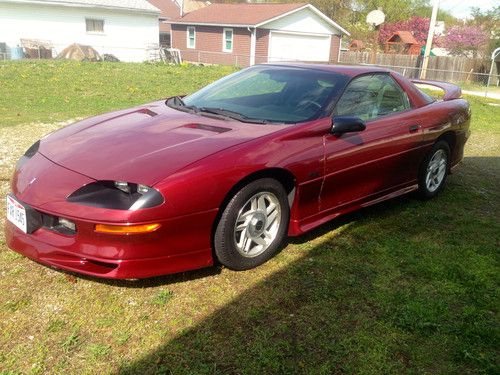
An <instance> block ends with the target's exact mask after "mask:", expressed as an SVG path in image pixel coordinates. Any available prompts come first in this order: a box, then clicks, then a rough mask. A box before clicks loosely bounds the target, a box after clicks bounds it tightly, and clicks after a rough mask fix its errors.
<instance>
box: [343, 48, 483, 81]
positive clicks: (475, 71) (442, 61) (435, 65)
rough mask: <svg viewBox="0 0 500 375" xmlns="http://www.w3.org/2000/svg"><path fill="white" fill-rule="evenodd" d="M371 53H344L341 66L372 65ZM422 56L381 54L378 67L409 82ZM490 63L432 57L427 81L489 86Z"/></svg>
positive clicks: (459, 58) (453, 57)
mask: <svg viewBox="0 0 500 375" xmlns="http://www.w3.org/2000/svg"><path fill="white" fill-rule="evenodd" d="M370 57H371V53H370V52H351V51H348V52H345V51H344V52H341V53H340V58H339V62H341V63H344V64H369V63H370ZM422 60H423V57H422V56H415V55H397V54H393V53H378V54H377V56H376V62H375V65H379V66H386V67H390V68H392V69H394V70H396V71H398V72H400V73H402V74H403V75H405V76H407V77H410V78H418V77H419V75H420V70H421V68H420V67H421V66H422ZM490 64H491V62H489V61H485V60H482V59H472V58H468V57H460V56H430V57H429V65H428V68H427V77H426V78H427V79H432V80H438V81H451V82H478V83H482V84H486V81H487V76H488V71H489V68H490Z"/></svg>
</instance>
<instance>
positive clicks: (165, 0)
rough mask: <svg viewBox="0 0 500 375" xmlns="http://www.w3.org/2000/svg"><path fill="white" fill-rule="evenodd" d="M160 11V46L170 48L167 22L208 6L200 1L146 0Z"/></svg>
mask: <svg viewBox="0 0 500 375" xmlns="http://www.w3.org/2000/svg"><path fill="white" fill-rule="evenodd" d="M148 1H149V2H150V3H151V4H152V5H154V6H155V7H156V8H158V9H160V11H161V14H160V45H161V46H163V47H170V46H171V40H170V36H171V28H170V24H169V23H168V21H171V20H173V19H176V18H179V17H182V15H183V14H186V13H189V12H192V11H195V10H198V9H201V8H204V7H206V6H207V5H209V4H210V2H209V1H202V0H148Z"/></svg>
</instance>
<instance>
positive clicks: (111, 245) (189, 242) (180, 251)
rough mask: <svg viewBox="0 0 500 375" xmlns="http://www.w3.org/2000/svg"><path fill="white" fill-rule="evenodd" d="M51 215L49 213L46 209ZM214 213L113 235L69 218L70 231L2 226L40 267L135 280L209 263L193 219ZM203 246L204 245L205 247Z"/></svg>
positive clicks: (10, 244) (13, 244) (206, 235)
mask: <svg viewBox="0 0 500 375" xmlns="http://www.w3.org/2000/svg"><path fill="white" fill-rule="evenodd" d="M51 214H54V213H51ZM215 215H216V212H205V213H199V214H194V215H189V216H185V217H178V218H174V219H169V220H165V221H163V222H161V224H162V226H161V227H160V229H158V230H157V231H155V232H152V233H147V234H140V235H128V236H127V235H114V234H101V233H95V232H94V225H95V223H93V222H87V221H84V220H81V219H78V218H70V220H72V221H74V222H75V223H76V227H77V232H76V234H74V235H68V234H64V233H59V232H57V231H54V230H51V229H49V228H46V227H40V228H38V229H37V230H35V231H34V232H33V233H31V234H27V233H24V232H22V231H21V230H19V229H18V228H17V227H16V226H14V225H13V224H11V223H10V222H8V221H7V222H6V224H5V236H6V239H7V246H8V247H9V248H11V249H12V250H15V251H16V252H18V253H20V254H22V255H24V256H26V257H28V258H30V259H32V260H34V261H36V262H39V263H42V264H45V265H48V266H51V267H54V268H58V269H63V270H67V271H73V272H76V273H81V274H85V275H90V276H95V277H103V278H116V279H138V278H146V277H152V276H159V275H165V274H170V273H176V272H182V271H187V270H192V269H197V268H202V267H207V266H210V265H212V264H213V260H212V252H211V248H210V246H209V241H206V239H207V238H210V234H209V233H204V232H205V231H204V230H203V229H202V228H203V226H199V227H198V230H193V223H198V224H201V223H203V222H204V223H206V225H205V228H211V224H210V223H211V222H213V218H214V217H215ZM207 245H208V246H207Z"/></svg>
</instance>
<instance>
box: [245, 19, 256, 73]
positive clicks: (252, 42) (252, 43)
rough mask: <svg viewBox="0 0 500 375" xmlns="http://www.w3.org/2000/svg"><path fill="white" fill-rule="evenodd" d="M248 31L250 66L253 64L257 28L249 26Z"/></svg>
mask: <svg viewBox="0 0 500 375" xmlns="http://www.w3.org/2000/svg"><path fill="white" fill-rule="evenodd" d="M247 30H248V31H249V32H250V66H252V65H255V49H256V45H257V28H256V27H254V28H253V29H251V28H250V26H248V27H247Z"/></svg>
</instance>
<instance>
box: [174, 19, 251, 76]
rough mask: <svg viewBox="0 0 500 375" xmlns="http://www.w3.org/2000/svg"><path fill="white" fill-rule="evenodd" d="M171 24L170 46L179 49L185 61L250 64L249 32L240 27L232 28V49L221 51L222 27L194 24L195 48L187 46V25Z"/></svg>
mask: <svg viewBox="0 0 500 375" xmlns="http://www.w3.org/2000/svg"><path fill="white" fill-rule="evenodd" d="M188 26H189V25H172V47H173V48H177V49H179V50H180V51H181V55H182V59H183V60H185V61H192V62H200V63H206V64H224V65H237V66H248V65H250V32H249V31H248V30H247V29H245V28H241V27H239V28H238V27H235V28H232V29H233V51H232V52H223V51H222V40H223V29H224V27H222V26H221V27H218V26H194V27H195V29H196V43H195V45H196V49H190V48H187V35H186V33H187V27H188Z"/></svg>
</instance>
